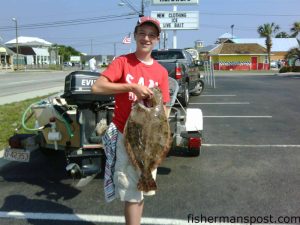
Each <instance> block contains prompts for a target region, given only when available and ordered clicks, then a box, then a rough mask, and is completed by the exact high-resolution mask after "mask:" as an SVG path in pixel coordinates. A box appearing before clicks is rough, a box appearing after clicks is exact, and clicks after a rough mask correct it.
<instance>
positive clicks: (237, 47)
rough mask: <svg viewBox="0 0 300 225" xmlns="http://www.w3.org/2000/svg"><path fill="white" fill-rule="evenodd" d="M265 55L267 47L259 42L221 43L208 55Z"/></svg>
mask: <svg viewBox="0 0 300 225" xmlns="http://www.w3.org/2000/svg"><path fill="white" fill-rule="evenodd" d="M253 54H255V55H267V49H266V48H264V47H262V46H260V45H259V44H235V43H222V44H220V45H218V46H217V47H216V48H214V49H213V50H212V51H211V52H210V53H209V55H253Z"/></svg>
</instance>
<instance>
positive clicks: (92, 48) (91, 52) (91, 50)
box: [91, 39, 93, 55]
mask: <svg viewBox="0 0 300 225" xmlns="http://www.w3.org/2000/svg"><path fill="white" fill-rule="evenodd" d="M91 55H93V39H91Z"/></svg>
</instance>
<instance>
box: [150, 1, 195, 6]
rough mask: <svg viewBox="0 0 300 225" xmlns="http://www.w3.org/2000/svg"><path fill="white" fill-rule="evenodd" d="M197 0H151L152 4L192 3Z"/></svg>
mask: <svg viewBox="0 0 300 225" xmlns="http://www.w3.org/2000/svg"><path fill="white" fill-rule="evenodd" d="M198 3H199V0H152V5H194V4H198Z"/></svg>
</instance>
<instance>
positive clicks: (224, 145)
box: [202, 144, 300, 148]
mask: <svg viewBox="0 0 300 225" xmlns="http://www.w3.org/2000/svg"><path fill="white" fill-rule="evenodd" d="M202 146H205V147H239V148H300V145H240V144H202Z"/></svg>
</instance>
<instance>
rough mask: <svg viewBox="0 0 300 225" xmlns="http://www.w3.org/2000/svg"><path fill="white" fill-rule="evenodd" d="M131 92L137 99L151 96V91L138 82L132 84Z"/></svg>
mask: <svg viewBox="0 0 300 225" xmlns="http://www.w3.org/2000/svg"><path fill="white" fill-rule="evenodd" d="M132 92H133V93H134V94H135V95H136V97H137V100H138V101H139V100H143V99H147V98H152V97H153V92H152V91H151V89H150V88H148V87H146V86H143V85H139V84H135V85H134V86H133V88H132Z"/></svg>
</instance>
